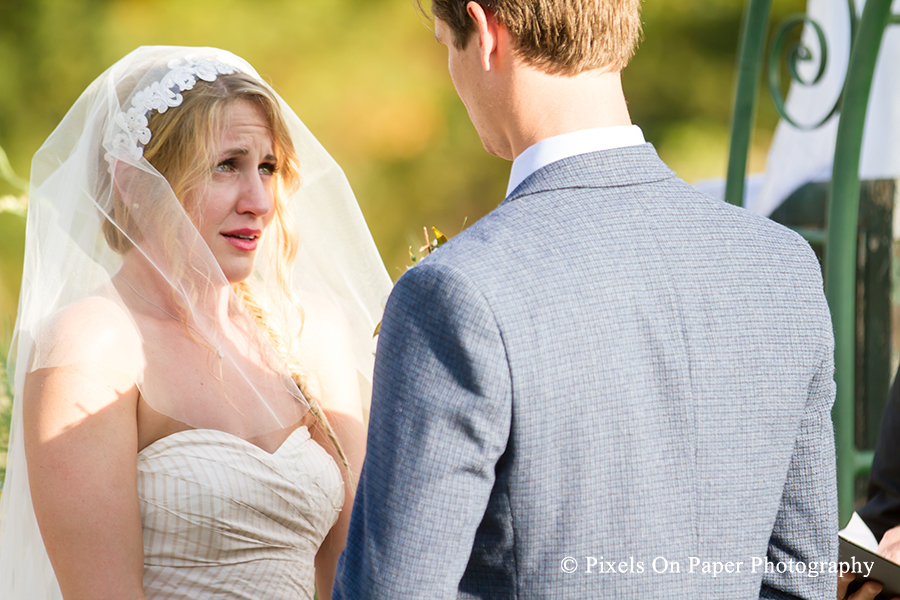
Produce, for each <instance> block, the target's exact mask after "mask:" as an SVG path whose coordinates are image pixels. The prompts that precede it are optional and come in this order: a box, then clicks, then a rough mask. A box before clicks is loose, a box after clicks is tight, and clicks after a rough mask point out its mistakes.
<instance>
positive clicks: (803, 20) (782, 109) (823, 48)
mask: <svg viewBox="0 0 900 600" xmlns="http://www.w3.org/2000/svg"><path fill="white" fill-rule="evenodd" d="M803 24H808V25H809V26H810V27H812V30H813V31H814V32H815V33H816V37H817V39H818V42H819V69H818V70H817V71H816V74H815V77H813V78H812V79H809V80H807V79H804V78H803V76H802V75H800V71H799V69H798V67H797V63H799V62H801V61H810V60H814V55H813V53H812V52H811V51H810V49H809V48H808V47H806V46H805V45H804V44H802V43H801V42H795V43H793V44H791V46H790V47H789V50H788V52H787V53H786V55H787V62H788V72H789V73H790V74H791V81H792V82H796V83H799V84H801V85H805V86H811V85H815V84H817V83H819V82H820V81H821V80H822V76H823V75H824V74H825V67H826V66H827V65H828V42H827V40H826V39H825V31H824V30H823V29H822V26H821V25H819V23H818V22H816V21H815V20H814V19H811V18H810V17H808V16H807V15H794V16H792V17H789V18H788V19H786V20H785V21H784V22H783V23H782V24H781V26H780V27H779V28H778V31H777V32H776V34H775V41H774V42H773V44H772V50H771V52H770V53H769V65H768V69H767V71H768V78H767V80H768V83H769V94H770V95H771V96H772V102H773V103H774V104H775V108H776V109H777V110H778V114H779V115H781V118H782V119H784V120H785V121H787V122H788V123H790V124H791V125H793V126H794V127H796V128H797V129H802V130H804V131H810V130H813V129H818V128H819V127H821V126H822V125H823V124H824V123H825V121H827V120H828V119H830V118H831V117H832V116H834V114H835V113H836V112H837V109H838V105H839V104H840V98H838V99H837V100H836V101H835V103H834V106H833V107H832V108H831V110H830V111H829V112H828V114H827V115H826V116H825V117H824V118H823V119H822V120H820V121H817V122H813V123H811V124H809V125H804V124H802V123H798V122H797V120H796V119H794V118H792V117H791V115H789V114H788V111H787V107H786V106H785V98H784V95H783V94H782V93H781V56H782V53H784V52H785V49H784V46H785V44H786V43H787V39H788V35H789V34H790V33H791V31H792V30H793V29H794V28H795V27H798V26H800V25H803Z"/></svg>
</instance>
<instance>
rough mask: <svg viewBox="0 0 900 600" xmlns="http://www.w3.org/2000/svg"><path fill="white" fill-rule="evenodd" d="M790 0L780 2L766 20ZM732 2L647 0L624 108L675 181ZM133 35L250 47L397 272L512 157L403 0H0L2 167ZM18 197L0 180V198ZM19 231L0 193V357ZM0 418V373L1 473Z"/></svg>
mask: <svg viewBox="0 0 900 600" xmlns="http://www.w3.org/2000/svg"><path fill="white" fill-rule="evenodd" d="M425 4H426V5H427V0H426V1H425ZM804 6H805V2H803V0H780V1H779V2H777V3H775V6H774V7H773V22H778V21H780V20H781V18H782V17H784V16H785V15H787V14H788V13H792V12H798V11H802V10H803V8H804ZM743 11H744V0H644V4H643V18H644V35H643V41H642V42H641V45H640V47H639V48H638V51H637V54H636V56H635V58H634V60H633V61H632V64H631V65H630V66H629V67H628V69H626V71H625V74H624V85H625V92H626V95H627V97H628V99H629V106H630V110H631V115H632V119H633V120H634V122H635V123H636V124H637V125H640V126H641V127H642V128H643V131H644V135H645V137H646V138H647V140H648V141H650V142H652V143H653V144H654V145H655V146H656V147H657V149H658V151H659V153H660V155H661V156H662V158H663V159H664V160H665V161H667V162H668V163H669V165H670V166H671V167H672V168H673V169H675V171H676V172H678V174H679V175H680V176H682V177H683V178H684V179H686V180H688V181H697V180H699V179H703V178H708V177H721V176H723V175H724V173H725V165H726V160H727V147H728V133H729V118H730V113H731V105H732V101H733V87H734V71H735V68H734V65H735V55H736V49H737V43H738V34H739V29H740V22H741V18H742V16H743ZM147 44H173V45H191V46H217V47H221V48H225V49H228V50H231V51H233V52H234V53H236V54H237V55H239V56H241V57H243V58H245V59H247V60H248V61H249V62H250V63H251V64H252V65H253V66H254V67H255V68H256V69H257V70H258V71H259V72H260V74H261V75H263V77H264V78H266V79H267V80H268V81H269V82H270V83H271V84H272V85H273V86H274V87H275V89H276V90H277V91H278V92H279V93H280V94H281V95H282V96H283V97H284V98H285V100H286V101H287V102H288V103H289V104H290V105H291V106H292V107H293V108H294V110H295V111H296V112H297V114H298V115H300V117H301V118H302V119H303V120H304V121H305V123H306V124H307V126H308V127H309V128H310V130H311V131H312V132H313V133H314V134H315V135H316V136H317V137H318V138H319V140H320V141H321V142H322V143H323V144H324V146H325V147H326V148H328V149H329V151H330V152H331V153H332V155H333V156H334V157H335V159H336V160H337V161H338V163H339V164H341V165H342V166H343V168H344V170H345V171H346V173H347V176H348V178H349V180H350V183H351V184H352V185H353V188H354V190H355V191H356V194H357V197H358V199H359V202H360V205H361V207H362V210H363V213H364V214H365V216H366V219H367V221H368V223H369V225H370V227H371V230H372V234H373V236H374V238H375V242H376V244H377V245H378V248H379V249H380V252H381V255H382V258H383V259H384V261H385V264H386V265H387V268H388V271H389V273H390V274H391V277H392V278H394V279H396V278H397V277H399V276H400V274H402V272H403V271H404V269H405V268H406V266H407V265H408V264H409V253H408V248H409V247H410V246H412V247H414V248H418V247H419V246H420V245H422V243H423V240H422V228H423V226H426V225H427V226H436V227H437V228H439V229H441V230H442V231H443V232H444V233H446V234H447V235H450V236H452V235H455V234H456V233H458V232H459V231H460V229H461V228H462V226H463V223H464V220H467V222H468V223H472V222H474V221H475V220H477V219H478V218H479V217H481V216H482V215H484V214H485V213H487V212H488V211H490V210H491V209H492V208H493V207H494V206H496V205H497V204H498V203H499V201H500V200H501V199H502V198H503V195H504V192H505V190H506V179H507V177H508V174H509V163H507V162H506V161H503V160H500V159H497V158H494V157H491V156H489V155H487V154H486V153H485V152H484V150H483V149H482V147H481V143H480V142H479V140H478V136H477V135H476V133H475V130H474V129H473V127H472V125H471V124H470V122H469V120H468V116H467V114H466V111H465V108H464V107H463V105H462V104H461V102H460V101H459V99H458V98H457V97H456V94H455V92H454V90H453V86H452V84H451V82H450V78H449V76H448V74H447V69H446V60H447V57H446V50H445V49H444V47H443V46H440V45H439V44H437V43H436V42H435V41H434V39H433V36H432V28H431V24H430V23H429V22H428V20H427V19H426V18H425V17H423V16H422V15H421V14H420V13H419V12H418V11H417V9H416V5H415V2H414V0H215V1H213V0H0V148H2V149H4V150H5V151H6V153H7V155H8V156H9V160H10V163H11V165H12V167H13V169H14V171H15V172H16V173H17V174H18V175H19V176H20V177H22V178H26V179H27V176H28V172H29V165H30V160H31V156H32V155H33V154H34V152H35V151H36V150H37V148H38V147H39V146H40V144H41V143H42V142H43V140H44V139H45V138H46V137H47V136H48V135H49V134H50V132H51V131H52V130H53V128H54V127H55V126H56V124H57V123H58V122H59V121H60V120H61V119H62V117H63V115H64V114H65V113H66V111H67V110H68V109H69V107H70V106H71V105H72V103H73V102H74V101H75V99H76V98H77V97H78V95H79V94H80V93H81V92H82V90H84V88H85V87H86V86H87V85H88V84H89V83H90V82H91V81H92V80H93V79H94V78H96V77H97V76H98V75H99V74H100V73H101V72H102V71H103V70H105V69H106V68H107V67H108V66H109V65H111V64H112V63H114V62H115V61H116V60H118V59H119V58H121V57H122V56H124V55H125V54H126V53H128V52H129V51H131V50H132V49H134V48H135V47H137V46H140V45H147ZM775 124H776V115H775V112H774V110H773V109H772V108H771V103H769V102H768V101H763V102H761V103H760V110H759V113H758V117H757V128H756V133H755V139H754V143H753V149H752V152H751V159H750V171H751V172H753V171H760V170H762V169H763V168H764V161H765V152H766V149H767V148H768V144H769V141H770V139H771V135H772V131H773V129H774V126H775ZM22 194H23V192H22V191H21V190H19V189H17V188H16V187H14V186H13V185H11V184H9V183H8V182H5V181H2V180H0V198H3V197H4V196H12V197H14V198H19V197H21V196H22ZM4 207H5V208H4ZM23 242H24V219H23V215H22V207H21V206H20V205H19V204H17V203H16V201H14V200H12V199H10V198H6V199H5V204H4V203H2V202H0V277H2V279H0V352H2V355H3V356H4V357H5V355H6V347H7V345H8V343H9V333H10V332H11V329H12V325H13V323H14V319H15V306H16V300H17V297H18V285H19V278H20V276H21V252H22V247H23ZM573 252H577V249H573ZM8 418H9V403H8V401H4V400H3V399H2V388H0V470H2V468H3V465H4V462H5V461H4V457H3V454H2V448H4V447H5V440H4V439H3V436H4V435H5V431H4V419H5V420H6V422H8Z"/></svg>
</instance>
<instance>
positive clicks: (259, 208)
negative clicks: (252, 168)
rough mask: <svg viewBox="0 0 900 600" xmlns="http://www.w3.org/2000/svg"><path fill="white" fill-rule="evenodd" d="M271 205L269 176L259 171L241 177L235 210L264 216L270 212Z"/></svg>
mask: <svg viewBox="0 0 900 600" xmlns="http://www.w3.org/2000/svg"><path fill="white" fill-rule="evenodd" d="M272 205H273V198H272V186H271V182H270V180H269V178H267V177H265V176H263V175H262V174H261V173H252V174H249V175H248V176H247V177H246V178H243V181H242V183H241V189H240V196H239V198H238V202H237V212H239V213H241V214H245V213H249V214H252V215H254V216H257V217H264V216H266V215H267V214H269V212H271V210H272Z"/></svg>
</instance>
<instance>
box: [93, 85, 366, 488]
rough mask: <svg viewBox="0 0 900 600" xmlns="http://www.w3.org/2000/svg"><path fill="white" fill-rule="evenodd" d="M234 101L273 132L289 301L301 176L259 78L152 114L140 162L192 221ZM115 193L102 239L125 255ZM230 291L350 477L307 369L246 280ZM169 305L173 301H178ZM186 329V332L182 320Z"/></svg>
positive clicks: (124, 215)
mask: <svg viewBox="0 0 900 600" xmlns="http://www.w3.org/2000/svg"><path fill="white" fill-rule="evenodd" d="M239 101H245V102H250V103H252V104H253V105H255V106H257V107H259V108H260V109H261V110H262V112H263V114H264V115H265V119H266V122H267V123H268V125H269V127H270V128H271V132H272V139H273V144H274V151H275V158H276V163H277V165H278V168H277V170H276V171H275V180H274V190H273V191H274V194H273V195H274V219H273V220H272V223H271V225H270V226H269V231H268V232H267V236H268V237H269V238H270V239H272V238H274V240H272V241H273V242H274V248H275V256H276V261H275V274H276V278H277V282H278V285H279V287H280V288H281V290H282V292H283V293H284V294H285V296H286V297H288V298H291V299H294V296H293V294H292V292H291V289H290V285H289V281H288V267H289V266H290V264H291V263H292V262H293V260H294V257H295V255H296V253H297V239H296V236H295V235H294V233H293V232H292V231H291V229H290V228H289V227H288V223H287V215H286V209H285V206H284V198H285V197H286V196H288V195H290V193H291V192H292V191H293V190H295V189H296V187H297V186H298V185H299V183H300V169H299V160H298V158H297V153H296V150H295V149H294V144H293V140H292V138H291V135H290V131H289V129H288V126H287V123H286V122H285V120H284V118H283V115H282V113H281V108H280V106H279V102H278V98H277V96H276V95H275V94H274V92H272V91H271V90H270V89H269V88H268V87H267V86H265V85H264V84H262V83H261V82H260V81H258V80H257V79H255V78H253V77H251V76H249V75H245V74H242V73H235V74H231V75H219V76H218V77H217V78H216V79H215V80H213V81H202V80H200V81H197V83H196V85H195V86H194V87H193V89H191V90H190V91H187V92H184V100H183V102H182V104H181V105H179V106H177V107H175V108H170V109H169V110H167V111H166V112H162V113H161V112H156V111H154V112H153V114H152V115H150V116H149V119H148V128H149V129H150V131H151V132H152V137H151V139H150V141H149V142H148V143H147V144H146V145H145V146H144V149H143V156H144V158H146V159H147V161H148V162H149V163H150V164H151V165H153V167H154V168H156V170H157V171H159V173H160V174H161V175H162V176H163V177H165V179H166V181H167V182H168V184H169V186H170V187H171V188H172V191H173V192H174V194H175V197H176V198H178V200H179V202H180V203H181V205H182V206H183V207H184V209H185V210H186V211H187V212H188V214H190V213H191V211H192V209H193V208H194V206H193V203H194V202H195V198H196V197H197V195H198V192H199V191H200V190H201V189H202V188H203V187H204V186H205V185H206V183H207V182H208V180H209V177H210V176H211V172H212V171H211V169H210V160H211V158H210V157H213V156H214V155H215V151H216V149H215V147H214V144H215V143H216V140H217V139H218V135H219V132H220V131H221V128H222V126H223V117H224V115H225V112H226V109H227V108H228V107H230V106H231V105H232V104H234V103H235V102H239ZM126 168H131V167H126ZM117 179H118V177H117ZM114 194H115V198H114V199H113V203H112V207H111V209H110V214H109V217H110V218H109V219H107V220H106V221H105V222H104V223H103V234H104V236H105V238H106V241H107V243H108V244H109V246H110V248H112V249H113V250H115V251H116V252H118V253H119V254H124V253H125V252H127V251H128V250H129V249H130V248H131V247H132V244H131V242H130V241H129V238H131V237H133V236H136V235H140V232H139V231H138V230H137V227H136V224H135V221H134V219H133V217H132V216H131V213H130V209H129V208H128V206H126V203H124V202H122V200H121V198H120V197H119V194H118V191H117V190H116V189H115V188H114ZM151 202H152V200H151ZM148 208H149V207H148ZM159 231H160V234H161V235H165V229H164V228H160V230H159ZM163 243H164V245H165V246H166V247H168V248H177V247H178V244H177V241H175V240H163ZM173 258H174V259H175V264H174V265H173V268H175V269H176V270H177V269H179V268H180V269H188V268H190V265H188V264H186V261H189V257H177V256H176V257H173ZM232 289H233V290H234V292H235V294H236V295H237V297H238V298H239V299H240V300H241V302H242V303H243V304H244V306H245V307H246V309H247V311H248V312H249V313H250V315H251V316H252V317H253V319H254V320H255V321H256V323H257V325H258V326H259V327H260V329H261V330H262V331H263V332H264V333H265V334H266V336H267V338H268V339H269V342H270V343H271V345H272V347H273V348H274V349H275V350H276V351H277V352H278V353H279V355H280V356H281V358H282V360H283V361H284V363H285V364H286V365H287V366H288V369H289V370H290V373H291V377H292V379H293V380H294V383H295V384H296V385H297V387H298V389H299V390H300V392H301V394H302V395H303V396H304V398H306V400H307V403H308V404H309V410H310V412H311V413H312V414H313V416H314V417H315V418H316V421H317V423H318V424H319V425H320V426H321V427H322V428H323V430H324V432H325V434H326V437H327V438H328V440H329V442H330V443H331V444H332V446H333V448H334V450H335V452H336V453H337V454H338V456H339V457H340V459H341V461H342V463H343V464H344V467H345V470H346V471H347V473H348V475H352V473H351V471H350V466H349V462H348V460H347V457H346V455H345V454H344V451H343V449H342V448H341V445H340V443H339V442H338V439H337V436H336V435H335V433H334V430H333V429H332V427H331V425H330V424H329V423H328V419H327V418H326V417H325V414H324V413H323V412H322V409H321V407H320V406H319V402H318V400H317V399H316V398H314V397H313V396H312V395H311V394H310V391H309V387H310V386H309V385H308V383H307V380H308V376H307V374H306V372H305V370H304V369H303V367H302V365H300V364H299V363H298V362H297V361H296V360H295V359H294V358H293V357H292V356H290V353H289V352H288V351H287V346H286V344H285V343H284V341H283V340H282V337H281V334H279V332H278V331H276V330H275V328H273V327H271V326H270V325H269V319H268V318H267V315H266V312H265V310H264V309H263V308H262V307H261V305H260V304H259V302H258V301H257V299H256V297H255V295H254V293H253V290H252V286H251V285H250V283H249V282H248V281H241V282H238V283H233V284H232ZM173 300H175V301H176V302H177V299H173ZM294 300H295V299H294ZM295 301H296V300H295ZM298 306H299V304H298ZM301 314H302V308H301ZM186 318H187V317H185V319H186ZM185 325H186V326H187V321H185ZM297 333H298V334H299V332H297Z"/></svg>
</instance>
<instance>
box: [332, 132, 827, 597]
mask: <svg viewBox="0 0 900 600" xmlns="http://www.w3.org/2000/svg"><path fill="white" fill-rule="evenodd" d="M832 356H833V337H832V332H831V321H830V317H829V312H828V307H827V305H826V302H825V298H824V295H823V291H822V280H821V276H820V269H819V265H818V263H817V261H816V258H815V256H814V254H813V252H812V251H811V250H810V248H809V246H808V245H807V244H806V242H804V241H803V240H802V239H801V238H800V237H799V236H797V235H796V234H794V233H793V232H790V231H788V230H787V229H785V228H783V227H781V226H779V225H777V224H775V223H773V222H771V221H769V220H767V219H764V218H761V217H758V216H755V215H752V214H750V213H748V212H746V211H744V210H742V209H738V208H735V207H733V206H730V205H728V204H725V203H722V202H719V201H715V200H712V199H710V198H708V197H706V196H703V195H702V194H700V193H699V192H697V191H696V190H695V189H694V188H692V187H691V186H689V185H688V184H686V183H684V182H683V181H681V180H679V179H678V178H677V177H676V176H675V174H674V173H673V172H672V171H670V170H669V169H668V168H667V167H666V166H665V165H664V164H663V163H662V162H661V161H660V160H659V158H658V157H657V155H656V152H655V151H654V149H653V147H652V146H650V145H649V144H647V145H643V146H637V147H631V148H624V149H618V150H611V151H604V152H597V153H592V154H586V155H581V156H576V157H573V158H569V159H566V160H562V161H559V162H556V163H553V164H551V165H548V166H546V167H544V168H542V169H540V170H539V171H537V172H536V173H534V174H533V175H532V176H530V177H529V178H528V179H526V180H525V181H524V182H523V183H522V184H521V185H520V186H519V187H518V188H517V189H516V190H515V191H514V192H513V193H512V194H511V195H510V196H509V197H508V198H507V199H506V200H505V201H504V202H503V203H502V204H501V205H500V206H499V207H498V208H497V209H496V210H494V211H493V212H492V213H490V214H489V215H488V216H486V217H485V218H483V219H481V220H480V221H478V222H477V223H476V224H474V225H473V226H471V227H470V228H469V229H467V230H466V231H464V232H463V233H461V234H460V235H458V236H457V237H455V238H454V239H452V240H451V241H450V242H449V243H448V244H445V245H444V246H442V247H441V248H440V250H438V251H437V252H436V253H435V254H433V255H432V256H431V257H429V258H428V259H427V260H425V261H423V262H422V263H421V264H420V265H419V266H416V267H414V268H412V269H411V270H409V271H408V272H407V273H406V274H404V276H403V277H402V278H401V279H400V280H399V281H398V283H397V285H396V287H395V289H394V291H393V292H392V294H391V297H390V299H389V301H388V304H387V307H386V309H385V315H384V321H383V325H382V330H381V335H380V339H379V342H378V351H377V355H376V366H375V379H374V398H373V401H372V412H371V420H370V425H369V439H368V454H367V457H366V463H365V467H364V469H363V473H362V476H361V479H360V482H359V488H358V491H357V496H356V505H355V507H354V509H353V516H352V522H351V530H350V536H349V539H348V543H347V548H346V550H345V552H344V555H343V556H342V558H341V561H340V564H339V574H338V580H337V582H336V591H335V593H334V596H333V597H334V598H379V599H382V598H383V599H390V600H400V599H403V600H406V599H411V598H422V599H429V600H433V599H443V598H498V599H499V598H520V599H521V598H585V599H593V598H601V597H602V598H674V597H683V598H709V599H722V598H756V597H757V596H761V597H794V596H797V597H803V598H807V597H808V598H818V599H821V598H834V597H835V576H834V575H820V576H818V577H810V576H809V575H808V573H807V572H803V573H799V570H800V569H799V568H798V567H796V563H795V562H794V561H798V560H799V561H803V562H804V567H803V569H804V570H806V563H808V562H810V561H814V562H818V561H834V560H836V559H837V547H836V541H837V537H836V532H837V501H836V490H835V475H834V467H835V456H834V445H833V430H832V424H831V406H832V402H833V399H834V383H833V378H832V372H833V358H832ZM789 559H790V560H789ZM766 560H771V562H772V565H773V567H772V568H770V569H769V571H770V572H766V571H767V569H766V566H765V561H766ZM698 561H699V562H698ZM707 562H708V563H710V564H709V565H705V564H704V563H707ZM714 562H719V563H722V568H724V569H726V570H727V567H726V563H728V562H731V563H732V565H731V569H730V570H731V571H732V572H730V573H728V572H722V573H715V574H714V573H713V571H715V570H716V567H715V566H714V565H713V564H712V563H714ZM738 563H740V564H739V565H738ZM779 563H783V565H784V566H783V567H780V566H779ZM789 565H791V566H793V567H794V568H792V569H790V571H789V570H788V567H789ZM704 567H708V569H706V572H704V571H705V569H704ZM779 570H784V571H785V572H784V573H779V572H778V571H779ZM569 571H574V572H569Z"/></svg>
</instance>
